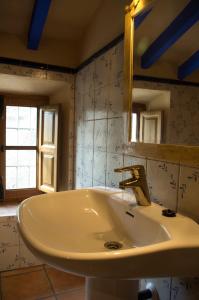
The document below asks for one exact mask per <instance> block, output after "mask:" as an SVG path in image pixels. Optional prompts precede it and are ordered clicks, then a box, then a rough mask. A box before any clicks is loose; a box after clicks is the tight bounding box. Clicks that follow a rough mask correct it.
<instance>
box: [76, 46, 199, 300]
mask: <svg viewBox="0 0 199 300" xmlns="http://www.w3.org/2000/svg"><path fill="white" fill-rule="evenodd" d="M92 64H94V65H95V66H91V70H93V69H94V83H93V82H92V83H91V85H90V84H89V83H87V86H86V85H85V81H86V80H87V79H86V78H89V76H90V78H92V74H93V71H88V70H89V68H84V69H83V70H81V71H80V72H78V74H77V77H76V94H77V92H78V93H80V94H81V95H84V94H85V91H86V93H90V92H91V90H92V89H94V90H95V95H94V101H95V115H94V118H95V119H97V120H98V119H107V118H108V119H107V122H108V135H107V138H105V139H104V140H103V139H102V138H99V139H98V138H97V137H96V136H95V140H94V144H92V143H90V142H88V141H90V140H92V138H91V137H92V132H93V131H92V130H93V127H92V126H93V125H92V126H88V122H85V123H87V125H86V127H87V129H86V131H85V136H84V139H85V146H86V147H85V148H83V149H84V151H85V152H84V154H83V159H82V161H81V162H80V163H78V166H80V169H81V170H82V174H84V176H83V175H82V180H80V179H79V177H78V176H77V179H78V180H79V182H80V183H81V184H82V186H84V187H86V186H92V185H94V186H101V185H102V183H101V181H103V182H104V179H102V178H100V176H101V175H100V174H102V176H103V171H104V168H105V160H106V159H107V166H106V182H105V183H106V186H110V187H111V186H112V187H118V184H119V181H121V180H123V179H124V176H125V175H124V174H123V175H122V174H119V173H115V172H114V171H113V170H114V168H117V167H123V160H124V165H129V164H130V165H131V164H143V165H145V166H146V160H145V159H141V158H137V157H132V156H127V155H125V156H124V157H123V155H122V144H123V135H124V132H123V120H122V118H121V117H120V116H121V110H122V93H123V91H122V78H123V70H122V69H123V43H122V42H121V43H119V44H118V45H117V46H115V47H113V48H112V49H111V50H109V51H108V52H107V53H105V54H104V55H102V56H101V57H99V58H97V59H96V60H95V61H94V62H93V63H92ZM87 72H88V73H89V72H90V75H88V74H86V73H87ZM91 80H92V79H91ZM135 84H136V87H140V88H141V87H143V88H149V89H150V88H155V89H159V90H161V89H164V90H165V89H167V87H166V86H165V85H163V84H158V83H149V82H140V81H135ZM153 85H154V86H153ZM89 86H92V88H89ZM180 93H181V92H180V88H179V87H177V86H176V87H172V91H171V105H172V109H173V111H174V112H175V111H176V109H177V110H178V106H179V104H178V105H177V106H174V105H173V104H174V101H173V100H174V98H175V97H177V96H179V95H181V94H180ZM191 94H192V91H188V90H187V87H186V91H183V94H182V95H181V96H182V97H183V103H184V105H186V106H187V99H186V97H187V96H188V95H189V96H190V95H191ZM193 96H194V95H193ZM78 97H79V96H78ZM107 99H108V102H107ZM79 101H80V100H77V105H78V103H79ZM106 102H107V103H106ZM197 103H198V99H196V97H195V98H194V110H197V109H196V105H198V104H197ZM107 104H108V105H107ZM77 105H76V109H78V106H77ZM197 108H198V107H197ZM190 109H191V108H190ZM82 110H83V108H82V109H81V110H80V112H79V114H81V111H82ZM107 110H108V115H107ZM189 113H190V111H189ZM180 118H181V117H180V116H179V118H178V121H179V122H180ZM80 119H81V116H80ZM76 120H77V122H79V121H78V118H76ZM194 122H195V123H194V124H197V120H195V119H194ZM98 124H102V123H100V122H99V123H97V122H96V123H95V126H96V130H95V135H96V132H97V130H98V129H97V128H98ZM190 124H191V123H190ZM90 125H91V124H90ZM182 125H183V124H182ZM80 126H82V124H81V125H80ZM99 127H100V126H99ZM102 127H103V126H102ZM102 131H103V130H102ZM175 134H176V135H177V134H178V133H175ZM179 134H182V133H179ZM170 138H171V137H170ZM182 138H184V137H183V136H182ZM105 140H106V141H105ZM106 143H107V150H105V151H104V152H102V153H100V154H99V152H100V151H98V150H101V149H105V148H103V147H104V145H105V144H106ZM77 145H78V143H77ZM88 145H89V147H88ZM96 146H97V147H99V148H97V149H98V150H97V151H96V148H95V147H96ZM77 147H78V146H77ZM88 149H89V151H88ZM92 150H93V151H94V153H95V157H94V164H95V165H96V166H98V165H99V162H101V164H100V166H99V170H100V171H99V172H98V169H97V167H96V168H95V166H94V168H93V163H92V161H93V151H92ZM106 156H107V157H106ZM89 160H90V163H89V162H88V161H89ZM87 162H88V163H87ZM100 168H101V169H100ZM93 171H94V172H93ZM92 172H93V173H92ZM197 172H198V171H197V170H196V169H194V168H184V167H181V173H180V188H179V190H178V184H179V182H178V181H179V166H178V165H175V164H172V163H165V162H161V161H160V162H158V161H154V160H150V159H149V160H147V177H148V183H149V187H150V190H151V197H152V200H154V201H156V202H160V203H162V204H164V205H165V206H167V207H170V208H172V209H176V206H177V193H178V194H179V202H178V208H179V211H182V212H183V213H186V214H188V215H190V216H192V217H193V218H194V219H196V220H198V214H197V212H196V211H199V207H198V206H197V199H196V198H195V197H196V196H197V195H198V194H199V191H198V183H197V181H198V179H197V178H198V177H197V176H198V175H197ZM77 175H78V174H77ZM98 175H99V177H98ZM127 175H128V174H127ZM99 180H100V181H99ZM189 196H190V197H189ZM189 207H191V209H190V210H189ZM193 211H194V213H193ZM149 281H152V282H153V283H154V284H155V286H156V288H157V290H158V293H159V296H160V300H185V299H186V300H188V299H191V300H192V299H195V300H196V299H199V296H198V291H199V283H198V279H193V281H192V280H191V279H188V281H187V280H184V279H183V282H184V281H185V282H186V285H187V286H189V285H190V281H191V286H192V288H191V289H186V288H184V286H185V285H184V283H182V280H181V279H179V278H178V279H177V278H175V279H173V284H172V289H171V281H170V279H169V278H161V279H143V280H142V286H144V285H145V284H146V283H147V282H149ZM171 292H172V294H171V296H172V298H171V299H170V293H171Z"/></svg>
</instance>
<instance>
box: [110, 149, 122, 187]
mask: <svg viewBox="0 0 199 300" xmlns="http://www.w3.org/2000/svg"><path fill="white" fill-rule="evenodd" d="M121 167H123V155H120V154H113V153H107V169H106V186H108V187H119V182H120V181H121V180H123V175H122V173H116V172H114V169H116V168H121Z"/></svg>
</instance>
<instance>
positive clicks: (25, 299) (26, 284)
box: [1, 270, 53, 300]
mask: <svg viewBox="0 0 199 300" xmlns="http://www.w3.org/2000/svg"><path fill="white" fill-rule="evenodd" d="M1 285H2V297H3V299H4V300H13V299H17V300H31V299H32V300H33V299H41V298H45V297H49V296H53V291H52V289H51V287H50V284H49V281H48V278H47V276H46V273H45V271H44V270H38V271H35V272H30V273H24V274H20V275H14V276H8V277H3V278H1Z"/></svg>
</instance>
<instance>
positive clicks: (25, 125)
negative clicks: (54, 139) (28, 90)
mask: <svg viewBox="0 0 199 300" xmlns="http://www.w3.org/2000/svg"><path fill="white" fill-rule="evenodd" d="M36 151H37V108H36V107H19V106H6V189H7V190H11V189H22V188H36Z"/></svg>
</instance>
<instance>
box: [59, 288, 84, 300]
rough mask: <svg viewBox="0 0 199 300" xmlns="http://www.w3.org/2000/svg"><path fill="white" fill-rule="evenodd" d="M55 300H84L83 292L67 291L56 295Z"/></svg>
mask: <svg viewBox="0 0 199 300" xmlns="http://www.w3.org/2000/svg"><path fill="white" fill-rule="evenodd" d="M56 297H57V300H84V299H85V290H84V289H83V288H82V289H78V290H73V291H68V292H66V293H64V294H60V295H57V296H56Z"/></svg>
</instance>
